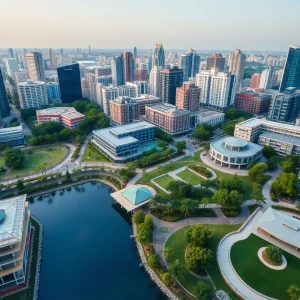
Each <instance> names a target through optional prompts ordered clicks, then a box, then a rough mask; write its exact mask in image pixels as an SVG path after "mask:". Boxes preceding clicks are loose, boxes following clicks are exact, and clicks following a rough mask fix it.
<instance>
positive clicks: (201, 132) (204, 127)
mask: <svg viewBox="0 0 300 300" xmlns="http://www.w3.org/2000/svg"><path fill="white" fill-rule="evenodd" d="M213 134H214V129H213V127H212V126H210V125H209V124H207V123H201V124H199V125H198V126H197V127H196V128H195V130H194V132H193V135H192V136H193V138H195V139H197V140H200V141H207V140H208V139H209V138H211V137H212V136H213Z"/></svg>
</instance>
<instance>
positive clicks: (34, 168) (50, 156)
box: [0, 146, 67, 178]
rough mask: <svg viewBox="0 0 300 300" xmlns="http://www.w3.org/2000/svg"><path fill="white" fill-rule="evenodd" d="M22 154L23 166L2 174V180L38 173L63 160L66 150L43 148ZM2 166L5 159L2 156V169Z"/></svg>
mask: <svg viewBox="0 0 300 300" xmlns="http://www.w3.org/2000/svg"><path fill="white" fill-rule="evenodd" d="M24 152H25V162H24V166H23V167H22V168H21V169H18V170H12V171H10V172H8V173H4V174H3V175H2V176H1V177H2V178H9V177H14V176H17V175H18V176H24V175H26V173H30V172H39V171H41V169H46V168H48V167H50V166H51V165H53V164H55V163H56V162H58V161H59V160H60V159H61V158H63V156H64V155H65V153H66V152H67V148H66V147H65V146H45V147H37V148H32V149H28V150H24ZM30 153H31V154H30ZM4 165H5V159H4V156H3V155H1V156H0V167H3V166H4Z"/></svg>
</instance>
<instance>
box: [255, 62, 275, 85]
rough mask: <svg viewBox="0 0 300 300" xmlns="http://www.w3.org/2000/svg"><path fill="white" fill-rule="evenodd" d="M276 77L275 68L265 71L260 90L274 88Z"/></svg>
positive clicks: (262, 75) (262, 74) (261, 78)
mask: <svg viewBox="0 0 300 300" xmlns="http://www.w3.org/2000/svg"><path fill="white" fill-rule="evenodd" d="M274 75H275V68H274V67H268V68H267V69H265V70H263V71H262V73H261V77H260V82H259V88H260V89H265V90H268V89H270V88H271V87H273V85H274V84H273V82H274Z"/></svg>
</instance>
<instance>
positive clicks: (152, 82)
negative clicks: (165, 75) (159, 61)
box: [149, 66, 161, 97]
mask: <svg viewBox="0 0 300 300" xmlns="http://www.w3.org/2000/svg"><path fill="white" fill-rule="evenodd" d="M160 71H161V68H160V67H158V66H154V67H153V68H152V70H151V72H150V76H149V86H150V88H149V89H150V94H151V95H154V96H156V97H160V96H161V75H160Z"/></svg>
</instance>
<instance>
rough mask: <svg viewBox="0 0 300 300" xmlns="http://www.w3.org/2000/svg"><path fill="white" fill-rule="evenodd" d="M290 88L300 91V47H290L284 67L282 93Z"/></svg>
mask: <svg viewBox="0 0 300 300" xmlns="http://www.w3.org/2000/svg"><path fill="white" fill-rule="evenodd" d="M289 87H295V88H296V89H300V47H297V46H292V45H291V46H290V47H289V51H288V55H287V59H286V62H285V66H284V72H283V77H282V81H281V85H280V89H279V90H280V92H283V91H284V90H286V89H287V88H289Z"/></svg>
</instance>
